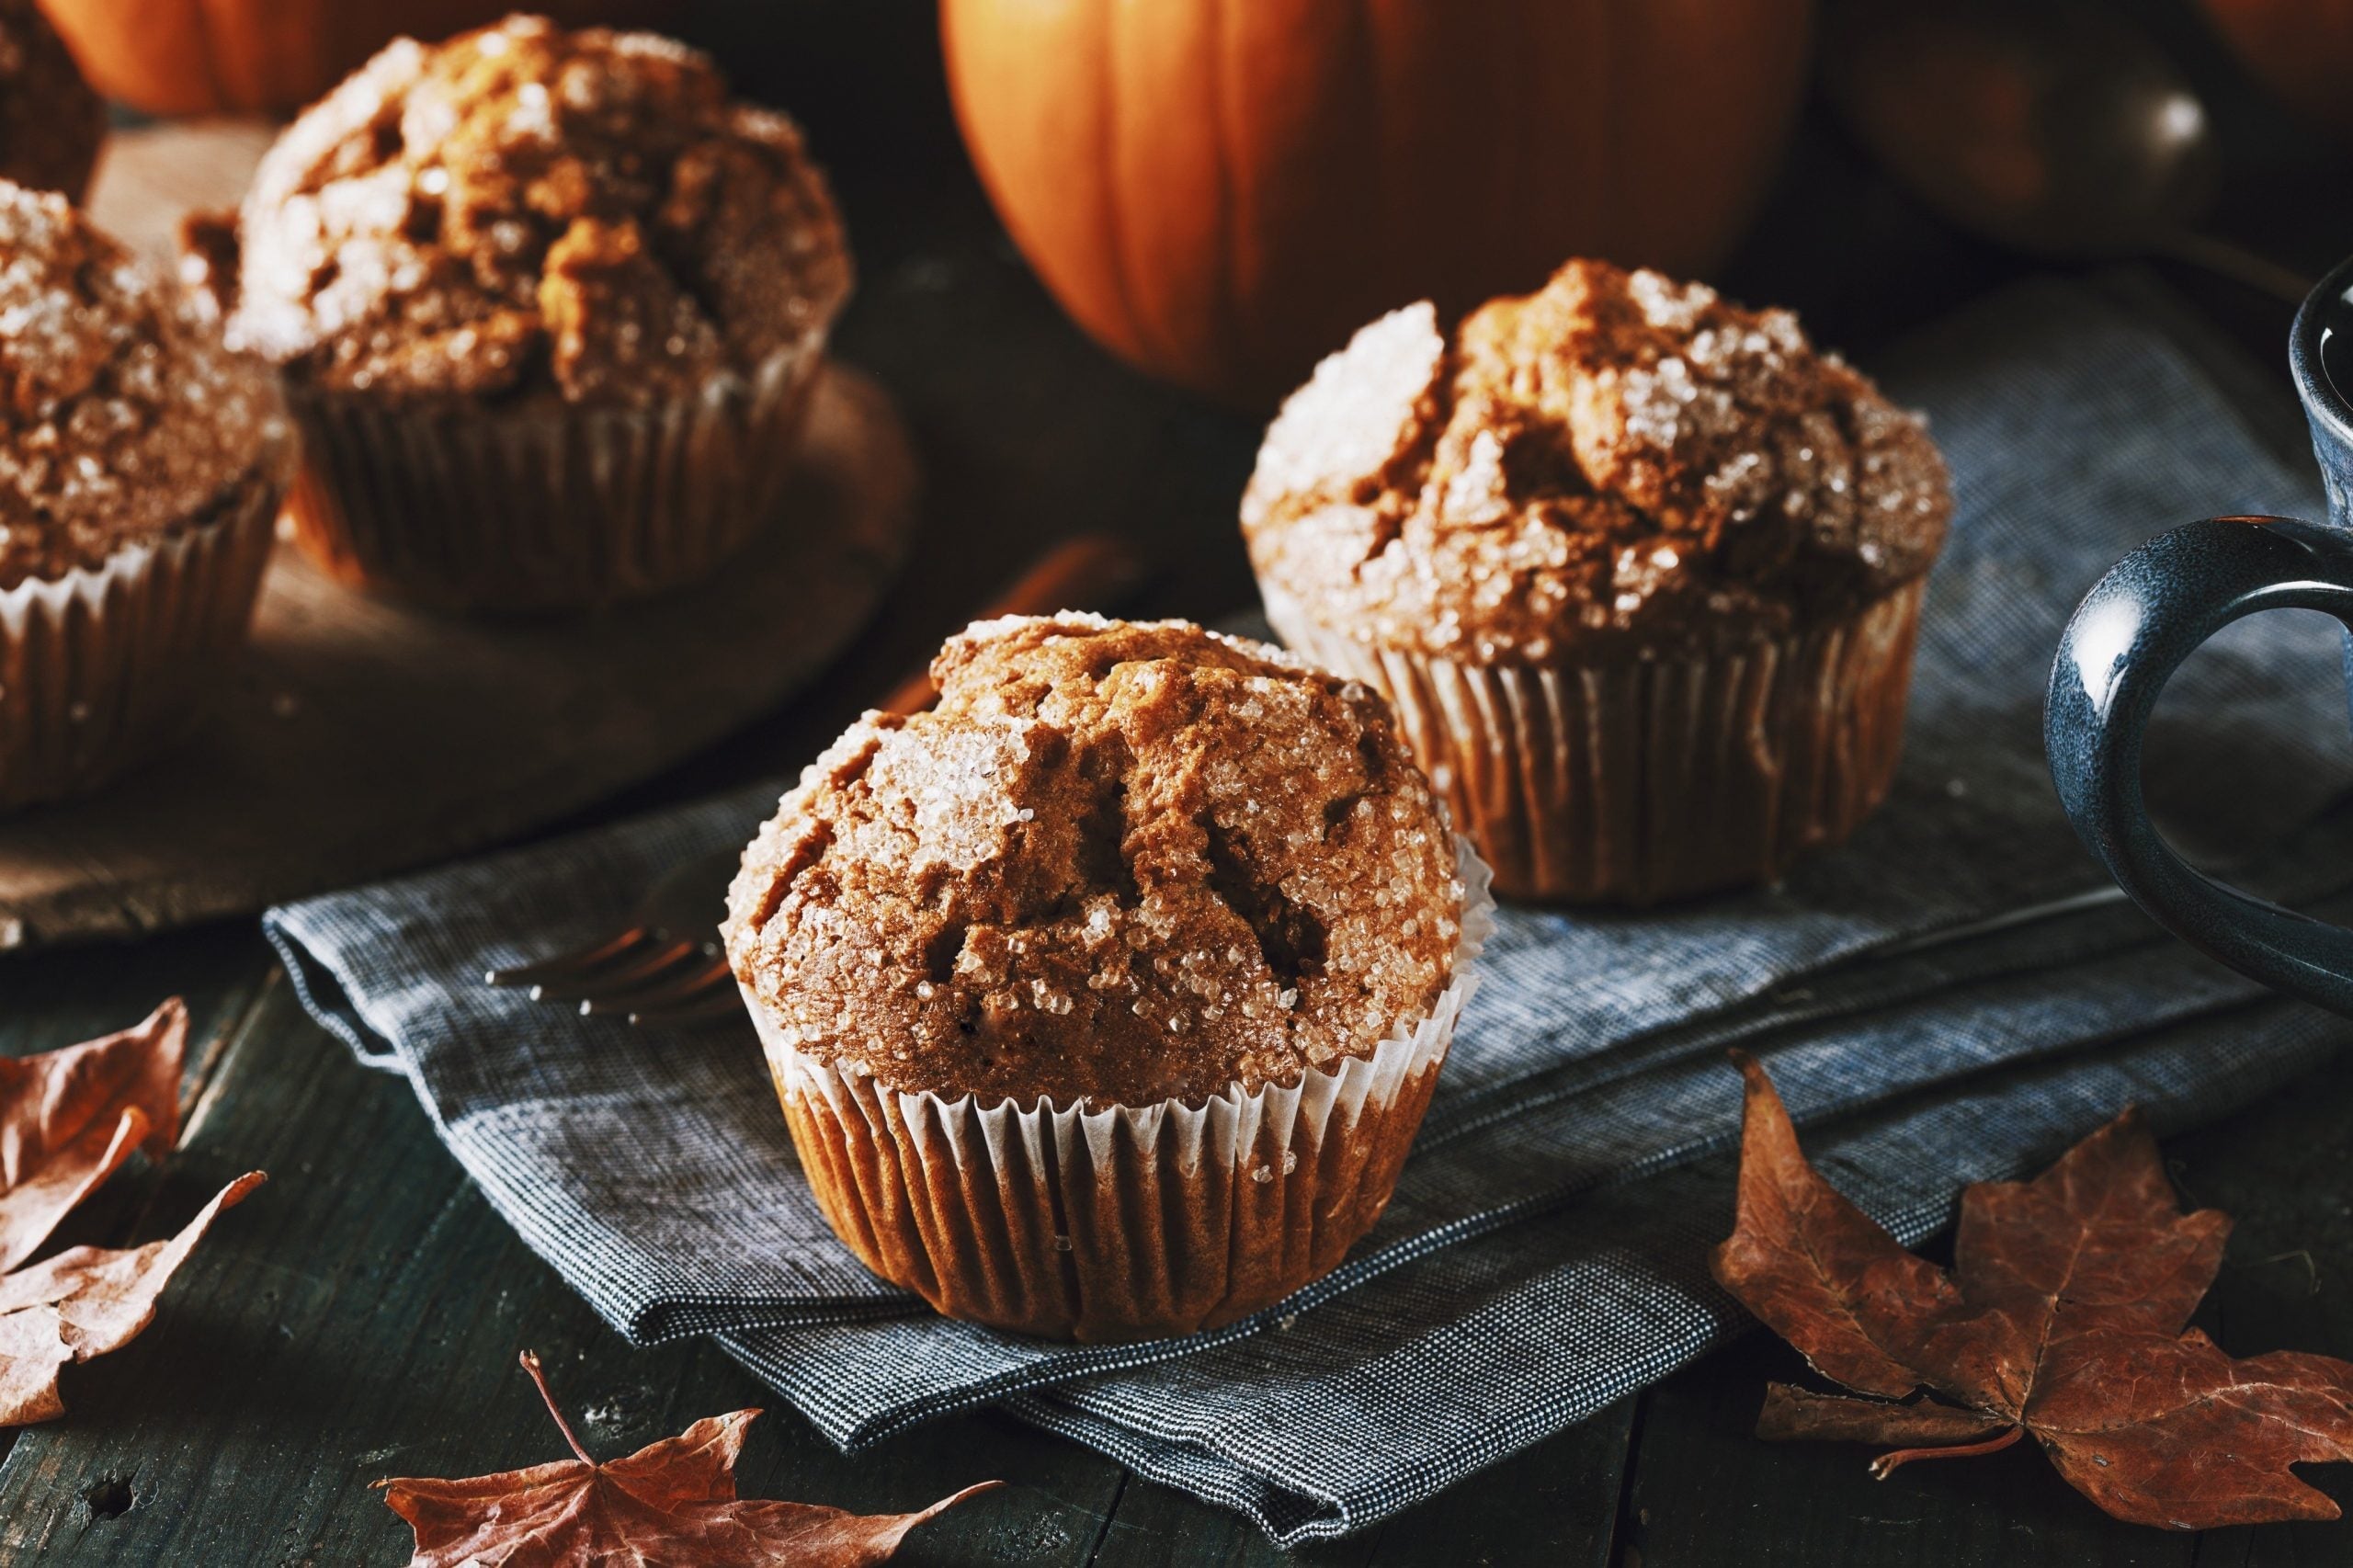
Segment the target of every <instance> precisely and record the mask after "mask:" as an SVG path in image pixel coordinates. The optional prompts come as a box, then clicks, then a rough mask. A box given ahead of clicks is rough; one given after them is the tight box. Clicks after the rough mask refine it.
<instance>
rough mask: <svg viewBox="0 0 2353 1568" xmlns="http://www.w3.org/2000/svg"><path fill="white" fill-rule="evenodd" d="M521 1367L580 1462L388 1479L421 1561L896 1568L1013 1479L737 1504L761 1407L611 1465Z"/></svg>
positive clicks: (532, 1366)
mask: <svg viewBox="0 0 2353 1568" xmlns="http://www.w3.org/2000/svg"><path fill="white" fill-rule="evenodd" d="M522 1361H523V1369H524V1370H525V1371H527V1372H529V1373H530V1374H531V1381H533V1382H535V1383H537V1384H538V1385H539V1389H540V1398H541V1399H543V1400H545V1401H546V1402H547V1407H548V1414H549V1415H551V1416H553V1417H554V1418H555V1425H556V1430H558V1431H560V1432H562V1433H563V1440H564V1441H565V1442H566V1443H567V1444H569V1445H570V1446H571V1449H572V1451H573V1453H574V1455H576V1456H577V1457H576V1458H574V1459H568V1460H557V1461H555V1462H554V1463H552V1464H541V1465H533V1466H531V1467H530V1468H529V1470H509V1471H501V1472H499V1473H498V1474H496V1475H482V1476H475V1477H473V1478H472V1479H471V1480H467V1481H434V1480H427V1479H418V1478H412V1477H403V1478H400V1479H397V1480H392V1481H380V1482H378V1483H376V1484H377V1485H378V1486H380V1487H382V1488H384V1489H385V1490H384V1501H385V1502H386V1503H387V1504H389V1505H391V1506H392V1512H394V1513H396V1514H398V1515H399V1516H400V1517H402V1518H404V1519H406V1520H407V1521H408V1522H409V1525H410V1528H413V1529H414V1530H415V1532H416V1554H415V1556H414V1557H411V1558H410V1559H409V1568H469V1565H471V1564H475V1563H482V1564H490V1563H496V1564H498V1565H499V1568H590V1565H592V1564H601V1563H608V1562H609V1563H623V1562H645V1563H654V1562H661V1563H669V1562H678V1563H687V1562H691V1563H694V1564H696V1568H765V1565H770V1564H784V1563H790V1564H793V1565H794V1568H870V1565H871V1564H875V1563H880V1562H888V1561H889V1560H890V1558H891V1557H892V1555H893V1554H894V1553H895V1552H897V1551H898V1550H899V1542H900V1540H902V1539H904V1537H905V1535H906V1533H907V1532H908V1531H909V1530H911V1529H913V1528H915V1526H917V1525H919V1524H922V1523H923V1522H924V1521H925V1520H926V1519H928V1518H932V1517H936V1516H938V1515H939V1514H942V1513H945V1512H946V1511H947V1510H949V1508H952V1507H954V1506H956V1505H957V1504H959V1503H961V1502H962V1501H963V1500H964V1499H965V1498H967V1497H970V1496H972V1494H974V1493H976V1492H986V1491H988V1490H989V1489H990V1488H991V1487H994V1486H996V1485H999V1484H1000V1483H997V1482H994V1481H984V1482H983V1483H980V1484H979V1485H978V1486H968V1487H966V1488H965V1489H964V1490H963V1491H961V1492H959V1493H957V1494H955V1495H954V1496H952V1497H943V1498H941V1499H940V1500H939V1501H938V1502H937V1503H934V1504H933V1505H932V1506H930V1507H928V1508H926V1509H924V1510H923V1511H922V1512H921V1513H919V1514H874V1515H863V1514H846V1513H844V1512H842V1511H841V1510H840V1509H838V1508H824V1507H819V1506H815V1505H813V1504H808V1503H778V1502H764V1501H759V1500H756V1499H738V1498H737V1497H736V1495H735V1457H736V1455H737V1454H738V1453H739V1452H741V1451H742V1449H743V1447H744V1432H745V1428H746V1427H748V1426H750V1425H751V1424H752V1421H753V1418H754V1417H756V1416H757V1415H759V1414H760V1413H759V1412H758V1411H756V1410H738V1411H736V1412H734V1413H733V1414H732V1415H717V1416H706V1417H704V1418H703V1419H702V1420H700V1421H698V1422H696V1423H695V1424H694V1425H693V1426H689V1427H688V1428H687V1429H686V1431H685V1433H684V1434H682V1435H681V1436H679V1437H665V1438H663V1439H662V1440H661V1441H660V1442H658V1443H653V1444H649V1445H648V1446H646V1447H645V1448H642V1449H639V1450H638V1451H637V1452H635V1453H633V1454H631V1455H630V1456H629V1457H628V1458H627V1459H620V1460H610V1461H609V1462H607V1463H604V1464H599V1463H597V1461H596V1460H592V1459H590V1458H589V1457H588V1450H587V1449H584V1448H582V1447H581V1446H580V1439H579V1438H578V1437H574V1435H573V1431H572V1424H571V1423H570V1422H568V1421H566V1420H565V1419H564V1418H563V1411H562V1410H560V1409H558V1408H557V1406H556V1403H555V1395H554V1393H553V1392H551V1391H550V1390H549V1388H548V1380H547V1375H546V1374H545V1373H544V1372H542V1371H541V1370H540V1358H538V1357H537V1356H535V1355H533V1354H532V1353H531V1352H530V1351H529V1350H526V1351H524V1352H523V1356H522Z"/></svg>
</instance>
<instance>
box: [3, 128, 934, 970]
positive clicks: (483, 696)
mask: <svg viewBox="0 0 2353 1568" xmlns="http://www.w3.org/2000/svg"><path fill="white" fill-rule="evenodd" d="M270 135H271V131H270V128H269V127H267V126H264V125H259V124H256V123H255V122H252V121H244V120H222V121H214V122H210V123H206V122H197V123H189V124H176V125H163V126H154V127H149V128H146V129H143V130H138V131H127V132H118V133H117V134H116V135H115V137H114V138H113V140H112V141H111V142H109V143H108V149H107V154H106V158H105V161H104V162H103V163H102V165H100V168H99V171H98V177H97V185H96V188H95V189H94V191H93V192H92V195H91V200H90V206H91V210H92V211H93V213H94V214H95V215H96V216H97V219H98V221H99V222H101V223H103V224H105V225H106V226H107V227H108V228H109V229H111V230H113V231H114V232H115V233H118V234H120V235H121V236H122V237H123V238H124V239H125V240H127V241H128V242H130V243H131V244H133V245H134V246H137V247H138V248H140V249H142V250H145V251H148V252H150V253H164V252H167V251H168V250H169V249H170V247H171V245H172V243H173V240H172V236H173V234H174V233H175V232H176V228H177V225H178V222H179V217H180V214H181V213H182V212H184V211H186V210H188V209H190V208H196V207H218V206H226V205H231V204H233V203H234V202H235V200H236V199H237V198H238V196H239V194H240V193H241V192H242V191H243V190H244V186H245V181H246V179H247V178H248V177H249V176H250V173H251V171H252V168H253V165H254V163H255V161H256V159H258V158H259V157H260V155H261V153H262V150H263V149H264V148H265V147H267V145H268V142H269V139H270ZM803 445H804V448H805V452H804V461H803V463H802V465H801V472H800V474H799V476H798V477H797V479H796V480H795V482H794V483H793V487H792V490H791V493H790V494H788V495H787V496H786V497H785V499H784V502H783V504H782V505H783V507H784V508H785V509H787V510H788V511H789V512H790V515H792V517H794V519H795V526H793V527H792V528H790V529H789V530H779V531H778V532H776V533H774V534H772V535H770V536H769V537H768V538H767V539H766V540H762V541H760V542H757V543H756V544H754V545H753V546H752V547H751V548H750V549H749V550H748V551H745V554H744V555H743V556H742V557H741V558H739V559H738V560H737V561H736V562H733V563H732V564H731V565H730V566H729V567H728V568H727V569H726V570H725V571H723V572H722V573H721V574H720V575H719V577H718V579H717V580H715V581H713V582H711V583H710V584H707V585H700V586H698V587H694V588H689V589H686V590H683V591H681V592H679V593H676V594H673V595H670V596H668V597H664V598H661V599H656V600H654V601H653V602H651V603H648V604H643V605H638V606H630V607H624V608H619V609H615V610H611V611H608V612H606V613H604V614H602V615H599V616H596V617H592V618H588V619H579V620H570V621H544V622H538V623H526V624H514V625H505V626H500V625H479V624H472V623H468V622H464V621H457V620H449V619H438V618H435V617H431V616H426V615H421V614H417V613H415V612H412V611H406V610H402V609H399V608H393V607H392V606H390V605H386V604H382V603H379V602H377V601H374V600H371V599H367V598H363V597H358V596H356V595H353V594H351V593H348V592H347V591H345V590H343V589H340V588H337V587H335V586H334V585H331V584H330V583H328V582H327V581H326V580H325V579H324V577H322V576H320V575H319V574H317V573H315V572H313V571H312V570H311V569H310V567H309V566H308V565H306V564H305V563H304V562H302V561H301V559H300V558H299V557H298V556H297V555H296V554H295V553H294V551H292V550H291V549H281V550H280V551H279V552H278V560H277V562H275V564H273V565H272V567H271V568H270V575H269V578H268V580H267V583H266V584H265V585H264V586H263V590H262V600H261V605H260V608H259V609H258V611H257V613H256V619H255V640H254V647H253V650H252V652H251V653H250V654H249V655H248V656H247V658H246V659H245V661H244V665H243V667H242V668H241V669H240V670H239V672H238V674H237V676H236V678H235V680H234V682H233V685H232V687H231V688H230V689H228V690H225V691H222V692H221V693H218V694H217V695H216V697H215V699H214V700H213V702H212V703H211V705H210V708H209V709H208V710H207V713H206V717H205V719H204V721H203V724H202V727H201V728H200V730H199V732H198V733H196V734H194V735H192V736H191V737H189V738H188V740H187V741H186V742H184V743H182V744H180V745H179V746H178V747H176V749H174V750H172V751H171V752H169V753H167V754H166V755H165V756H160V757H158V758H157V759H156V760H155V761H153V763H150V764H149V765H148V766H147V767H145V768H144V769H142V771H140V772H138V773H135V774H133V775H131V777H129V778H124V779H122V780H120V781H119V782H118V783H117V784H115V785H114V786H113V787H112V788H110V789H109V790H107V791H105V792H104V793H102V794H100V795H97V796H95V797H93V798H92V799H90V800H87V801H73V802H68V803H64V804H60V805H56V806H49V807H42V808H38V809H36V810H33V811H30V812H23V813H20V814H17V815H15V816H7V817H0V948H11V947H26V946H30V945H33V944H37V943H44V942H59V941H65V940H71V939H77V938H89V937H129V936H137V935H142V934H144V933H147V932H151V931H160V930H164V929H167V928H169V927H171V926H183V925H187V924H189V923H191V922H194V921H198V920H203V919H208V918H211V917H214V916H218V915H241V914H250V913H252V912H253V911H256V910H258V909H260V908H262V907H264V906H265V905H267V904H270V903H277V902H278V901H280V900H283V899H288V898H296V897H300V896H301V895H302V894H304V893H310V892H319V891H321V890H323V889H326V888H330V887H338V886H346V885H348V884H350V883H352V882H356V881H365V880H367V879H369V878H370V877H376V876H381V875H384V874H386V873H389V872H392V871H395V870H399V869H404V868H406V867H411V866H416V865H421V864H424V863H426V862H428V861H431V860H436V859H440V858H447V857H449V856H452V855H459V854H463V853H464V852H466V851H468V850H471V849H477V848H480V847H482V846H485V845H488V844H492V843H494V842H496V841H498V840H500V839H503V838H509V837H512V836H514V835H517V834H521V833H524V832H528V831H529V829H531V828H533V827H535V826H538V825H540V824H543V823H546V822H549V821H551V820H553V819H555V818H557V817H561V816H563V814H565V813H566V812H572V811H575V810H577V809H579V808H580V807H582V806H585V805H586V804H588V803H589V802H591V801H595V800H597V798H598V797H600V796H603V795H607V794H610V793H611V792H613V791H614V790H619V789H620V788H621V787H623V786H625V785H628V784H631V783H633V782H635V781H636V780H638V779H641V778H646V777H648V776H650V775H652V774H654V773H655V772H658V771H659V770H660V769H661V768H663V767H665V766H667V765H668V764H670V763H673V762H676V761H677V760H678V759H679V758H681V757H683V756H687V755H688V754H689V753H691V752H693V751H695V750H696V749H697V748H699V747H700V746H702V745H705V744H709V743H710V742H711V741H713V740H716V739H717V738H718V737H720V736H721V735H722V734H725V733H727V732H729V731H730V730H733V729H734V728H736V727H738V726H740V725H741V724H743V723H744V722H745V721H746V720H749V719H750V718H752V717H753V716H754V715H756V714H758V713H760V712H762V711H763V710H767V709H768V708H771V707H773V706H774V705H776V704H777V703H778V702H779V701H781V700H782V699H784V698H785V697H786V696H787V695H788V694H790V692H791V691H792V690H793V689H794V688H795V687H800V686H801V685H802V684H804V683H806V682H807V681H808V680H809V679H810V678H811V677H812V676H814V675H815V674H816V673H817V672H818V671H819V670H820V669H821V668H822V667H823V666H824V664H825V662H826V660H827V659H828V658H829V657H830V656H831V655H832V654H833V653H835V651H836V650H837V649H839V648H840V647H841V646H842V645H843V644H844V643H845V642H847V641H848V640H849V638H850V637H851V635H852V634H853V633H855V632H856V631H858V627H859V626H860V625H861V624H862V623H863V622H864V621H865V620H866V619H867V618H868V617H869V616H870V614H871V613H872V612H873V610H874V608H875V606H876V605H877V604H878V603H879V602H880V600H881V597H882V592H883V590H884V588H885V587H886V586H887V585H888V584H889V583H890V580H891V578H892V574H894V572H895V571H896V569H897V567H898V565H899V562H900V561H901V559H902V558H903V557H904V554H905V552H906V544H907V538H908V535H909V533H910V531H911V530H912V528H913V527H914V521H915V459H914V456H913V453H912V451H911V449H910V448H909V445H908V441H907V437H906V432H905V430H904V427H903V426H901V424H900V421H899V418H898V415H897V414H896V412H895V411H894V410H893V409H892V405H891V401H890V399H889V397H888V396H887V395H886V394H885V393H884V392H882V390H881V388H880V387H878V386H877V385H875V384H874V383H873V382H872V381H869V380H867V379H866V378H865V377H863V376H860V375H858V374H857V373H856V372H854V371H850V370H847V369H841V368H839V367H835V369H832V370H830V371H829V372H828V373H827V376H826V379H825V380H824V381H823V382H821V383H820V385H819V387H818V389H817V392H816V395H815V398H814V402H813V408H812V411H811V415H810V422H809V428H808V431H807V433H806V435H805V437H804V438H803ZM811 540H816V541H820V542H817V543H815V544H812V543H811V542H810V541H811Z"/></svg>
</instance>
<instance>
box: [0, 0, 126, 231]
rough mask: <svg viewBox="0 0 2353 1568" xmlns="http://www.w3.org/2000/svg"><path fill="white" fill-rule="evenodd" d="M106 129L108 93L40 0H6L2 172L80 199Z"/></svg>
mask: <svg viewBox="0 0 2353 1568" xmlns="http://www.w3.org/2000/svg"><path fill="white" fill-rule="evenodd" d="M106 135H107V106H106V104H105V102H104V100H102V99H101V98H100V97H98V95H97V93H95V92H93V91H92V90H91V88H90V84H89V83H87V82H85V81H84V80H83V79H82V73H81V70H80V68H79V67H77V66H76V65H75V64H74V57H73V55H71V54H69V53H68V52H66V49H65V40H63V39H61V38H59V37H58V36H57V29H56V28H53V27H51V26H50V23H49V18H48V17H45V16H43V15H41V10H40V6H39V5H38V4H37V3H36V0H0V179H6V180H12V181H14V182H15V183H17V185H21V186H24V187H27V188H28V189H31V190H55V191H62V192H63V193H64V194H65V196H66V197H67V198H68V199H71V200H74V201H80V200H81V199H83V198H84V197H85V196H86V195H87V194H88V193H89V189H90V171H91V170H92V169H94V168H96V167H97V162H98V147H99V145H100V144H101V143H102V142H105V141H106Z"/></svg>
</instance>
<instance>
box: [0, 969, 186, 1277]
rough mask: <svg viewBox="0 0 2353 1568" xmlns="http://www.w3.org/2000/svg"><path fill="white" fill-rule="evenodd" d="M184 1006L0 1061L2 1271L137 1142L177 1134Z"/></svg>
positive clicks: (164, 1145)
mask: <svg viewBox="0 0 2353 1568" xmlns="http://www.w3.org/2000/svg"><path fill="white" fill-rule="evenodd" d="M187 1049H188V1008H187V1007H186V1006H183V1005H182V1004H181V1002H180V1000H179V998H178V997H174V998H172V1000H170V1001H168V1002H166V1003H165V1004H164V1005H163V1006H160V1007H158V1008H156V1009H155V1011H154V1013H153V1015H152V1016H151V1017H149V1018H148V1019H147V1021H146V1022H145V1023H142V1024H140V1025H138V1026H137V1027H136V1028H127V1029H124V1030H122V1031H121V1032H120V1033H119V1034H110V1035H108V1036H106V1037H105V1038H104V1039H102V1040H90V1041H88V1042H87V1043H85V1044H82V1045H69V1046H67V1047H66V1048H65V1049H63V1051H45V1052H43V1053H42V1054H40V1055H39V1056H18V1057H0V1269H9V1268H14V1267H17V1265H18V1264H20V1263H22V1262H24V1260H25V1259H27V1258H28V1257H30V1256H32V1255H33V1254H34V1253H36V1252H38V1251H40V1244H41V1243H43V1242H45V1241H47V1240H48V1239H49V1236H50V1233H51V1232H52V1231H54V1230H56V1229H57V1225H58V1222H59V1221H62V1220H63V1219H64V1218H65V1216H66V1215H67V1214H68V1213H69V1212H71V1211H72V1210H73V1208H74V1205H75V1204H77V1203H79V1202H81V1201H82V1199H85V1198H87V1197H88V1196H89V1195H90V1194H91V1193H93V1192H95V1191H97V1188H98V1187H99V1185H100V1184H101V1183H103V1182H104V1181H105V1180H106V1179H107V1177H108V1176H112V1175H113V1174H114V1173H115V1171H116V1170H117V1169H118V1168H119V1166H120V1165H122V1163H123V1161H125V1160H127V1159H129V1158H130V1157H131V1152H132V1151H133V1150H135V1149H140V1148H144V1149H146V1151H147V1152H148V1153H149V1154H150V1155H151V1156H153V1157H154V1158H158V1159H160V1158H161V1157H162V1156H163V1155H165V1154H166V1153H169V1152H170V1151H171V1147H172V1145H173V1144H174V1143H175V1142H177V1141H178V1139H179V1121H180V1117H179V1093H180V1062H181V1058H182V1056H183V1055H184V1054H185V1053H186V1051H187Z"/></svg>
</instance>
